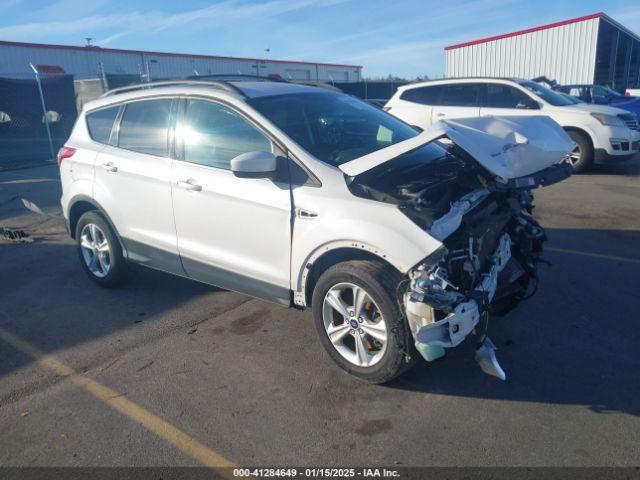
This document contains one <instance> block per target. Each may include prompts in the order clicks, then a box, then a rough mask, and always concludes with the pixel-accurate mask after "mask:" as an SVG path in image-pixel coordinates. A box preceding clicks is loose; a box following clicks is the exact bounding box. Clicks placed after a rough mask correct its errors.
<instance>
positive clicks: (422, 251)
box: [291, 203, 442, 304]
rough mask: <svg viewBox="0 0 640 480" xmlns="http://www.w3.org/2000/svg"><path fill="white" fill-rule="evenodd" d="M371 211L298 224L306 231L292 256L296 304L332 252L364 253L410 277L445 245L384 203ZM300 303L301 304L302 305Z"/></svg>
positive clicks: (298, 237)
mask: <svg viewBox="0 0 640 480" xmlns="http://www.w3.org/2000/svg"><path fill="white" fill-rule="evenodd" d="M367 207H369V208H366V209H360V211H359V215H355V214H354V213H353V212H347V211H344V210H339V209H338V210H333V211H327V214H326V216H321V217H319V218H318V219H317V220H309V221H303V220H299V221H297V222H296V225H298V223H299V222H305V224H304V228H298V229H297V233H296V234H295V235H296V239H295V242H294V248H293V252H292V265H291V273H292V286H293V290H294V292H295V300H301V299H304V298H306V297H305V296H304V295H305V287H306V284H307V277H308V274H309V272H310V270H311V267H312V266H313V264H314V263H315V262H316V261H317V259H318V258H320V257H321V256H322V255H324V254H325V253H327V252H330V251H332V250H336V249H343V248H348V249H356V250H363V251H366V252H368V253H370V254H372V255H374V256H376V257H379V258H380V259H381V260H383V261H385V262H387V263H389V264H391V265H392V266H393V267H395V268H396V269H397V270H398V271H400V272H401V273H407V272H408V271H409V270H410V269H411V268H412V267H413V266H415V265H416V264H418V263H419V262H420V261H422V260H423V259H424V258H425V257H427V256H428V255H430V254H431V253H433V252H434V251H435V250H436V249H438V248H439V247H440V246H441V245H442V243H441V242H439V241H438V240H436V239H435V238H433V237H431V236H430V235H429V234H427V232H425V231H423V230H421V229H420V228H419V227H418V226H417V225H415V224H414V223H413V222H412V221H411V220H409V219H408V218H407V217H406V216H405V215H404V214H402V213H401V212H400V211H399V210H398V209H397V208H395V207H393V206H391V205H387V204H381V203H378V204H369V205H367ZM376 207H378V208H376ZM358 217H359V218H358ZM320 218H322V221H321V220H320ZM354 219H355V220H354ZM294 231H295V229H294ZM296 303H297V304H300V302H299V301H296Z"/></svg>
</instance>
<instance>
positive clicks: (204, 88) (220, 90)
mask: <svg viewBox="0 0 640 480" xmlns="http://www.w3.org/2000/svg"><path fill="white" fill-rule="evenodd" d="M119 90H122V91H119ZM327 91H329V90H326V89H322V88H319V87H316V86H312V85H303V84H296V83H288V82H271V81H227V82H220V81H197V80H184V81H181V80H176V81H167V82H158V83H155V84H154V83H151V84H148V85H145V84H141V85H132V86H131V87H123V88H122V89H115V90H112V91H108V92H106V93H105V94H104V95H103V96H102V97H99V98H97V99H95V100H93V101H91V102H87V104H86V105H85V110H93V109H96V108H101V107H105V106H109V105H114V104H118V103H121V102H126V101H131V100H137V99H142V98H147V97H155V96H162V95H171V96H174V95H190V94H200V95H202V94H203V93H204V92H211V93H215V94H216V95H215V96H216V97H221V98H224V97H225V96H229V97H233V98H235V99H237V100H246V99H250V98H258V97H267V96H275V95H286V94H295V93H305V92H309V93H311V92H327Z"/></svg>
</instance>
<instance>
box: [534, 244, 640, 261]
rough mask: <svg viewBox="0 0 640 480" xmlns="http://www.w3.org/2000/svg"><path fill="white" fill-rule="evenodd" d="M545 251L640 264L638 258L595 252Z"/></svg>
mask: <svg viewBox="0 0 640 480" xmlns="http://www.w3.org/2000/svg"><path fill="white" fill-rule="evenodd" d="M544 249H545V250H548V251H550V252H558V253H570V254H573V255H583V256H585V257H593V258H602V259H604V260H613V261H615V262H628V263H637V264H640V259H638V258H629V257H617V256H615V255H605V254H602V253H594V252H583V251H581V250H570V249H568V248H556V247H545V248H544Z"/></svg>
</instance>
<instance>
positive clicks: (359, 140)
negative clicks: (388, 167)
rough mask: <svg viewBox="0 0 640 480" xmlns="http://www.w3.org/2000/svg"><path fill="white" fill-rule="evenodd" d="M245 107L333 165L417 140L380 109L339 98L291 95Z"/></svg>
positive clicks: (320, 94) (261, 99) (326, 94)
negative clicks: (405, 141)
mask: <svg viewBox="0 0 640 480" xmlns="http://www.w3.org/2000/svg"><path fill="white" fill-rule="evenodd" d="M248 102H249V104H250V105H251V106H252V107H253V108H255V109H256V110H257V111H258V112H260V113H261V114H262V115H264V116H265V117H267V118H268V119H269V120H271V121H272V122H273V123H274V124H275V125H277V126H278V128H280V129H281V130H282V131H283V132H284V133H286V134H287V135H288V136H289V137H291V138H292V139H293V140H295V141H296V142H297V143H298V144H300V146H301V147H302V148H304V149H305V150H306V151H307V152H309V153H310V154H312V155H313V156H315V157H316V158H318V159H319V160H322V161H323V162H325V163H329V164H331V165H334V166H338V165H342V164H343V163H346V162H348V161H350V160H353V159H354V158H358V157H361V156H363V155H367V154H368V153H371V152H375V151H376V150H380V149H381V148H385V147H388V146H389V145H392V144H394V143H398V142H402V141H403V140H407V139H409V138H411V137H415V136H416V135H418V132H417V131H416V130H414V129H413V128H411V127H410V126H409V125H407V124H405V123H403V122H401V121H400V120H398V119H396V118H394V117H392V116H391V115H389V114H387V113H385V112H383V111H382V110H380V109H378V108H375V107H372V106H371V105H367V104H366V103H364V102H362V101H360V100H358V99H356V98H353V97H350V96H348V95H345V94H341V93H334V92H327V91H319V92H307V93H294V94H286V95H274V96H268V97H257V98H253V99H251V100H249V101H248Z"/></svg>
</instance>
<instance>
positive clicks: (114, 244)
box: [76, 210, 133, 288]
mask: <svg viewBox="0 0 640 480" xmlns="http://www.w3.org/2000/svg"><path fill="white" fill-rule="evenodd" d="M89 222H91V223H94V224H96V225H98V226H99V227H100V228H101V230H102V231H103V232H104V234H105V236H106V237H107V241H108V242H109V244H110V245H111V269H110V271H109V274H108V275H107V276H106V277H104V278H98V277H96V276H95V275H93V274H92V273H91V272H90V271H89V269H88V268H87V266H86V264H85V263H84V259H83V258H82V252H81V251H80V232H81V231H82V228H83V227H84V225H86V224H87V223H89ZM76 248H77V250H78V257H79V259H80V263H81V265H82V268H83V270H84V271H85V273H86V274H87V275H88V276H89V278H91V280H93V281H94V282H95V283H97V284H98V285H100V286H101V287H104V288H113V287H118V286H120V285H122V284H124V283H125V282H126V281H127V280H129V279H130V278H131V274H132V272H133V269H132V267H131V264H129V263H128V262H127V260H126V259H125V258H124V255H123V253H122V247H121V245H120V240H119V238H118V236H117V234H116V233H115V231H114V229H113V227H112V226H111V224H110V223H109V221H108V220H107V219H106V217H105V216H104V215H103V214H102V213H101V212H100V211H99V210H89V211H87V212H85V213H83V214H82V215H81V216H80V218H79V219H78V222H77V223H76Z"/></svg>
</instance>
